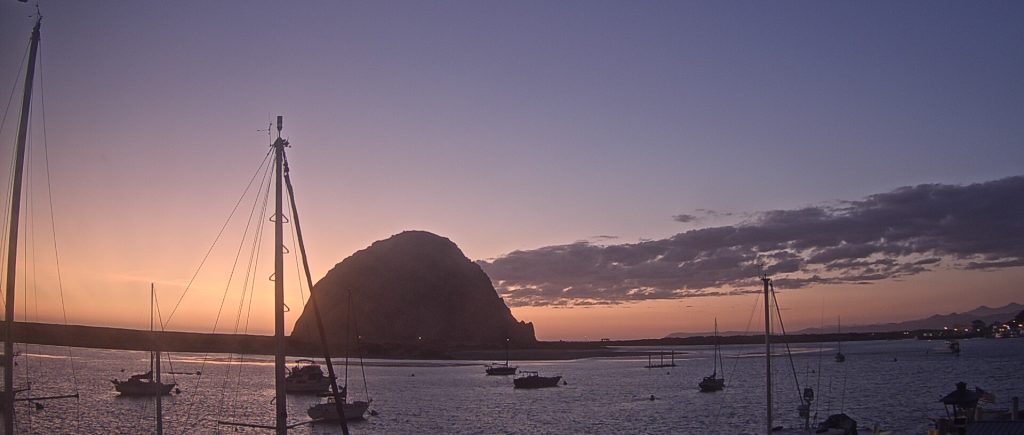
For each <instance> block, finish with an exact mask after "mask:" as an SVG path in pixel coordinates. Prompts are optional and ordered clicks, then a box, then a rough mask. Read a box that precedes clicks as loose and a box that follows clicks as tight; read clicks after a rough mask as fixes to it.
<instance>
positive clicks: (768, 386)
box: [761, 275, 772, 433]
mask: <svg viewBox="0 0 1024 435" xmlns="http://www.w3.org/2000/svg"><path fill="white" fill-rule="evenodd" d="M761 281H762V282H764V378H765V384H764V385H765V389H764V391H765V399H766V400H765V403H767V407H768V409H767V413H766V415H765V417H766V421H767V423H768V431H767V432H765V433H772V320H771V319H772V318H771V309H770V308H769V301H771V295H770V294H769V293H768V285H769V284H770V283H771V282H772V280H771V278H768V275H761Z"/></svg>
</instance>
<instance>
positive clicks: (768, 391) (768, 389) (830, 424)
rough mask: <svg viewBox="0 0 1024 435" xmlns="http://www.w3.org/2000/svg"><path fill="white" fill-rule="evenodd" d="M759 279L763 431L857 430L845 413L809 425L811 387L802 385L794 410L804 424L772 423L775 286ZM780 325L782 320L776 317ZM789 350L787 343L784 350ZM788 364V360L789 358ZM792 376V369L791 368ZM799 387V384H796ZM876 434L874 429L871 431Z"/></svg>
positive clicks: (840, 433) (836, 434) (844, 433)
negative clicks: (791, 426)
mask: <svg viewBox="0 0 1024 435" xmlns="http://www.w3.org/2000/svg"><path fill="white" fill-rule="evenodd" d="M761 281H762V282H763V283H764V348H765V349H764V361H765V362H764V365H765V372H764V373H765V404H766V406H767V412H766V414H765V420H766V424H767V427H766V433H775V434H812V433H813V434H830V435H850V434H856V433H857V422H856V421H854V420H853V419H852V418H850V417H849V416H848V415H846V414H842V413H840V414H833V415H830V416H829V417H828V418H827V419H825V420H824V421H822V422H820V423H818V424H817V425H816V427H814V428H812V427H811V423H810V419H811V402H812V401H813V400H814V390H813V389H812V388H809V387H808V388H804V389H803V393H802V395H801V397H800V399H801V403H800V405H799V406H798V407H797V411H798V412H799V414H800V417H801V418H802V419H803V420H804V427H803V428H801V429H787V428H783V427H782V426H774V425H773V422H772V321H771V301H772V299H774V294H775V287H774V284H773V283H772V279H771V278H769V277H768V275H767V274H764V275H761ZM776 309H778V302H777V301H776ZM779 312H781V310H780V311H779ZM779 324H780V325H782V322H781V320H780V322H779ZM782 333H783V334H785V333H786V328H785V327H784V326H783V327H782ZM788 351H789V349H788V346H787V352H788ZM790 362H791V363H792V359H790ZM793 373H794V375H795V374H796V371H795V370H794V371H793ZM797 389H798V390H799V385H797ZM875 433H877V432H875Z"/></svg>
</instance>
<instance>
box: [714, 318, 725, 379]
mask: <svg viewBox="0 0 1024 435" xmlns="http://www.w3.org/2000/svg"><path fill="white" fill-rule="evenodd" d="M712 357H713V358H714V361H713V363H714V364H713V366H712V367H711V376H718V365H719V364H721V362H722V354H721V349H720V348H719V347H718V318H717V317H715V354H714V355H712ZM722 371H725V370H722Z"/></svg>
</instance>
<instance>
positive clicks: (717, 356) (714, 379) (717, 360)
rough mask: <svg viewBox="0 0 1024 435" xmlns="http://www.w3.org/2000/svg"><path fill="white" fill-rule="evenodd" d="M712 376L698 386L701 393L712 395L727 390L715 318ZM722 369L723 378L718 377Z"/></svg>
mask: <svg viewBox="0 0 1024 435" xmlns="http://www.w3.org/2000/svg"><path fill="white" fill-rule="evenodd" d="M711 367H712V369H711V376H706V377H705V378H704V379H703V380H701V381H700V383H699V384H697V386H698V387H700V391H701V392H704V393H710V392H714V391H719V390H721V389H723V388H725V365H724V364H722V348H721V346H720V345H719V343H718V319H717V318H715V353H714V355H713V356H712V362H711ZM719 367H721V368H722V377H718V369H719Z"/></svg>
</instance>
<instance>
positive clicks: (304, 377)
mask: <svg viewBox="0 0 1024 435" xmlns="http://www.w3.org/2000/svg"><path fill="white" fill-rule="evenodd" d="M295 363H296V365H294V366H292V367H290V368H288V374H287V375H286V376H285V378H284V391H285V392H287V393H293V394H294V393H310V394H316V393H322V392H324V391H327V389H328V388H330V387H331V378H329V377H327V376H324V371H323V370H322V369H320V366H319V365H317V364H316V362H314V361H313V360H309V359H300V360H296V361H295Z"/></svg>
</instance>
